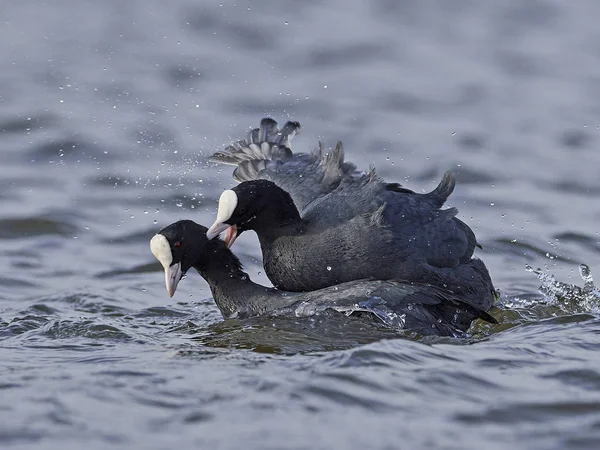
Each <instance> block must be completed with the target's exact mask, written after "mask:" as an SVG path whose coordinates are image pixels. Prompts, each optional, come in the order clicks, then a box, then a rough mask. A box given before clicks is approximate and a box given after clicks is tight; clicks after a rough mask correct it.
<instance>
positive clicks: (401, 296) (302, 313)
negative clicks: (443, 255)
mask: <svg viewBox="0 0 600 450" xmlns="http://www.w3.org/2000/svg"><path fill="white" fill-rule="evenodd" d="M326 309H333V310H336V311H338V312H341V313H344V314H346V315H357V314H358V315H360V314H365V313H368V314H370V315H372V316H373V317H374V318H376V319H377V320H379V321H381V322H382V323H384V324H385V325H387V326H389V327H391V328H394V329H403V330H409V331H414V332H419V333H422V334H436V335H443V336H456V335H458V334H460V333H461V332H464V331H466V330H467V329H468V328H469V327H470V325H471V322H472V321H473V320H475V319H483V320H486V321H488V322H491V323H497V322H496V320H495V319H494V318H493V317H492V316H490V315H489V314H488V313H486V312H485V311H483V310H481V309H479V308H477V307H475V306H473V305H471V304H469V303H467V302H465V301H463V300H462V299H461V298H460V297H459V296H456V295H454V294H452V293H450V292H447V291H445V290H443V289H440V288H437V287H435V286H431V285H426V284H417V283H402V282H396V281H366V280H362V281H353V282H348V283H343V284H340V285H338V286H334V287H330V288H325V289H320V290H318V291H313V292H307V293H305V294H304V298H303V300H302V301H299V302H297V303H295V304H293V305H291V306H290V307H289V308H286V311H285V313H286V314H290V313H291V314H293V315H295V316H296V317H306V316H312V315H314V314H317V313H319V312H321V311H324V310H326Z"/></svg>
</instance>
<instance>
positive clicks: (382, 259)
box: [208, 119, 495, 310]
mask: <svg viewBox="0 0 600 450" xmlns="http://www.w3.org/2000/svg"><path fill="white" fill-rule="evenodd" d="M298 128H299V124H297V123H296V122H288V123H287V124H286V125H285V126H284V127H283V129H282V131H281V132H279V131H278V128H277V124H276V122H275V121H273V120H272V119H263V121H262V122H261V126H260V128H258V129H255V130H253V131H251V132H250V134H249V136H248V139H247V140H246V141H240V142H238V143H236V144H234V145H233V146H230V147H228V148H227V149H226V150H225V151H223V152H219V153H217V154H215V156H214V157H213V159H216V160H217V161H220V162H224V163H228V164H236V165H237V166H238V167H237V168H236V169H235V171H234V177H235V178H236V179H237V180H238V181H242V182H241V183H240V184H239V185H238V186H236V187H234V188H233V189H231V190H227V191H225V192H224V193H223V194H222V195H221V199H220V201H219V210H218V213H217V219H216V221H215V223H214V224H213V225H212V226H211V227H210V229H209V232H208V236H209V237H213V236H215V235H217V234H219V233H220V232H222V231H223V230H225V229H227V228H228V227H230V226H233V228H230V229H229V230H228V231H229V233H228V235H227V237H226V241H227V243H228V245H231V244H232V243H233V240H235V236H236V233H237V234H239V233H240V232H243V231H244V230H254V231H255V232H256V233H257V235H258V237H259V240H260V244H261V249H262V253H263V263H264V267H265V271H266V274H267V276H268V277H269V279H270V280H271V281H272V282H273V284H274V285H275V286H276V287H278V288H280V289H284V290H288V291H311V290H315V289H321V288H324V287H327V286H332V285H335V284H339V283H343V282H347V281H352V280H357V279H378V280H392V279H393V280H399V281H403V282H415V283H421V284H432V285H435V286H438V287H441V288H443V289H445V290H447V291H450V292H453V293H455V294H456V295H459V296H461V298H463V299H464V300H465V301H468V302H469V303H471V304H473V305H475V306H476V307H478V308H480V309H483V310H487V309H489V308H490V307H491V305H492V304H493V302H494V298H495V296H494V287H493V284H492V281H491V278H490V276H489V273H488V271H487V268H486V267H485V265H484V263H483V262H482V261H481V260H479V259H476V258H473V252H474V249H475V247H476V246H477V241H476V238H475V235H474V233H473V231H472V230H471V229H470V228H469V226H468V225H466V224H465V223H464V222H462V221H461V220H459V219H458V218H457V217H456V214H457V213H458V211H457V209H456V208H448V209H442V206H443V205H444V203H445V201H446V200H447V198H448V197H449V196H450V194H451V193H452V191H453V190H454V186H455V178H454V177H453V175H452V174H451V173H449V172H447V173H446V174H445V175H444V177H443V179H442V181H441V182H440V184H439V185H438V186H437V188H435V189H434V190H433V191H432V192H429V193H426V194H420V193H415V192H413V191H410V190H408V189H406V188H403V187H402V186H400V185H399V184H398V183H386V182H385V181H383V180H381V179H380V178H379V177H377V175H376V174H375V172H374V170H371V171H370V172H369V173H367V174H359V173H357V171H356V168H355V166H354V165H353V164H350V163H347V162H344V152H343V148H342V146H341V144H338V146H337V147H336V149H335V150H333V151H332V152H331V153H329V154H327V155H325V154H323V151H322V150H321V149H319V150H317V151H315V152H313V153H311V154H301V153H300V154H294V153H292V151H291V149H290V148H289V141H290V139H291V137H292V136H293V135H294V133H295V132H296V131H297V130H298Z"/></svg>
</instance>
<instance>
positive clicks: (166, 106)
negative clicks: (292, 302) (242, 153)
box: [0, 0, 600, 450]
mask: <svg viewBox="0 0 600 450" xmlns="http://www.w3.org/2000/svg"><path fill="white" fill-rule="evenodd" d="M599 17H600V3H598V2H596V1H593V0H581V1H574V2H565V1H559V0H546V1H541V0H513V1H510V0H509V1H496V0H452V1H446V0H437V1H434V0H431V1H421V0H402V1H400V0H373V1H366V0H365V1H360V0H351V1H346V0H343V1H342V0H307V1H302V2H300V1H287V0H286V1H265V2H250V1H245V0H241V1H240V0H236V1H234V2H231V1H229V2H223V3H219V2H208V1H204V2H202V1H191V0H172V1H159V0H144V1H142V0H137V1H136V0H103V1H90V0H71V1H69V0H56V1H45V2H44V1H35V2H34V1H17V0H3V1H2V2H0V67H1V70H0V254H1V256H2V257H1V258H0V448H2V449H7V448H11V449H13V448H14V449H36V450H37V449H40V450H41V449H61V450H63V449H80V448H86V449H101V448H127V449H174V448H181V449H183V448H207V449H208V448H210V449H239V448H247V449H398V448H402V449H421V448H423V449H432V448H443V449H505V448H513V449H517V448H518V449H566V448H569V449H593V448H598V446H599V445H600V444H599V442H600V356H598V354H596V352H598V351H599V350H600V320H599V318H598V314H597V308H596V305H595V304H594V303H593V302H592V303H589V302H588V303H585V302H584V303H582V304H581V305H579V303H577V302H576V303H577V304H576V307H574V308H571V309H567V310H565V308H562V307H561V305H560V304H559V303H556V302H555V303H552V301H550V300H552V299H549V298H548V297H545V296H543V295H542V294H540V293H539V292H538V287H539V286H540V280H538V278H537V277H536V276H535V274H533V273H531V272H528V271H526V270H525V266H526V264H531V265H532V266H533V267H534V268H536V267H541V268H542V269H543V271H545V272H547V273H551V274H553V275H555V276H556V279H558V280H561V281H562V282H565V283H572V284H578V285H580V286H581V285H582V284H583V281H582V280H581V279H580V277H579V275H578V267H579V264H580V263H586V264H588V265H589V266H590V268H591V270H592V273H593V272H594V270H595V271H596V273H599V272H600V238H599V236H598V230H599V225H598V224H599V222H600V201H599V197H600V149H598V147H599V144H600V129H599V125H600V27H599V26H598V18H599ZM267 115H268V116H272V117H273V118H275V119H276V120H278V121H280V122H284V121H285V120H288V119H294V120H298V121H300V122H301V123H302V125H303V130H302V133H301V134H300V135H299V136H298V137H297V139H296V140H295V141H294V148H295V149H296V150H304V151H310V150H312V149H313V148H315V147H316V145H317V142H318V141H319V140H323V141H324V142H325V144H326V145H334V144H335V142H336V140H338V139H341V140H343V141H344V143H345V147H346V152H347V156H348V159H349V160H352V161H354V162H356V163H357V164H358V165H359V167H361V168H364V169H368V167H369V165H371V164H374V165H375V166H376V167H377V168H378V171H379V173H380V174H381V175H382V176H384V177H385V178H386V179H388V180H389V181H395V182H401V183H402V184H404V185H405V186H407V187H409V188H411V189H414V190H418V191H425V190H430V189H432V188H433V187H434V186H435V185H436V183H437V182H438V181H439V179H440V178H441V176H442V174H443V172H444V171H445V170H448V169H451V170H454V171H455V172H456V174H457V177H458V180H459V184H458V186H457V189H456V191H455V193H454V194H453V196H452V197H451V201H450V205H451V206H455V207H458V208H459V210H460V217H461V218H462V219H463V220H465V221H466V222H467V223H468V224H469V225H470V226H471V227H472V228H473V229H474V230H475V232H476V234H477V236H478V239H479V241H480V242H481V244H482V246H483V249H482V250H478V252H477V254H478V256H479V257H481V258H482V259H484V260H485V262H486V264H487V265H488V268H489V270H490V272H491V274H492V277H493V279H494V282H495V284H496V287H497V288H498V289H499V291H500V293H501V302H500V304H499V307H498V308H497V309H496V310H495V311H493V314H494V316H495V317H496V318H497V319H498V320H499V322H500V324H499V325H496V326H490V325H486V324H483V323H478V324H475V325H474V327H473V329H472V332H471V335H472V337H470V338H464V339H447V338H446V339H431V338H428V339H422V338H419V337H418V336H417V337H415V336H406V335H402V334H401V333H397V332H393V331H390V330H387V329H385V328H382V327H380V326H377V325H375V324H369V323H367V322H364V321H361V320H358V319H352V318H345V317H340V316H337V315H335V314H330V315H328V314H325V315H322V316H318V317H315V318H312V319H302V320H294V319H277V320H273V319H260V320H248V321H235V320H232V321H226V322H223V320H222V318H221V316H220V314H219V312H218V310H217V308H216V306H215V305H214V302H213V300H212V299H211V297H210V291H209V289H208V286H207V285H206V283H205V282H204V281H203V280H202V279H201V278H200V277H199V276H198V275H197V274H193V273H190V274H189V276H188V277H187V278H186V279H185V280H184V281H182V282H181V283H180V285H179V288H178V291H177V293H176V295H175V297H174V298H173V299H169V298H168V296H167V293H166V290H165V287H164V278H163V274H162V270H161V267H160V265H159V264H158V263H157V262H156V261H155V260H154V258H153V257H152V255H151V254H150V251H149V248H148V242H149V239H150V238H151V236H152V235H153V234H154V233H155V232H156V231H157V230H158V229H160V228H161V227H163V226H165V225H167V224H169V223H171V222H174V221H176V220H178V219H181V218H190V219H193V220H195V221H197V222H199V223H202V224H204V225H210V223H212V220H213V218H214V215H215V212H216V205H217V199H218V196H219V194H220V193H221V192H222V190H223V189H227V188H229V187H231V186H232V185H233V180H232V179H231V169H230V168H229V167H225V168H223V167H219V166H215V165H214V164H211V163H208V162H207V159H206V157H207V156H208V155H210V154H211V153H212V152H214V151H216V150H218V149H221V148H223V146H225V145H227V144H228V143H229V142H231V141H233V140H237V139H240V138H243V137H244V136H245V132H246V131H247V130H248V128H249V127H253V126H257V125H258V123H259V121H260V119H261V118H262V117H263V116H267ZM234 249H235V251H236V253H237V254H238V255H239V256H240V258H241V259H242V261H243V263H244V265H245V267H246V269H247V270H248V273H249V274H250V276H251V277H252V278H253V279H254V280H256V281H258V282H262V283H268V280H267V279H266V278H265V276H264V274H263V273H262V272H261V261H260V251H259V247H258V245H257V241H256V238H255V236H254V235H252V234H251V233H247V234H244V235H243V236H242V237H241V238H240V239H239V240H238V242H237V243H236V246H235V247H234ZM558 301H559V302H560V299H559V300H558Z"/></svg>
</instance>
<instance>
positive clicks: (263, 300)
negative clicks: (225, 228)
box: [194, 239, 294, 319]
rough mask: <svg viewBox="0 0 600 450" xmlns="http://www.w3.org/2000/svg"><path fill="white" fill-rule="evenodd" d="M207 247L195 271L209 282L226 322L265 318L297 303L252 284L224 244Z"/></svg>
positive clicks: (282, 294) (210, 244)
mask: <svg viewBox="0 0 600 450" xmlns="http://www.w3.org/2000/svg"><path fill="white" fill-rule="evenodd" d="M206 246H207V249H206V251H205V252H203V253H204V254H203V257H202V259H201V261H199V262H198V263H197V264H195V265H194V267H195V268H196V270H197V271H198V272H199V273H200V275H201V276H202V277H203V278H204V279H205V280H206V281H207V282H208V284H209V286H210V290H211V292H212V295H213V298H214V299H215V303H216V304H217V306H218V307H219V309H220V310H221V314H223V317H225V318H226V319H227V318H230V317H239V318H244V317H252V316H258V315H263V314H266V313H268V312H269V311H273V310H275V309H278V308H283V307H285V306H289V305H290V304H291V303H293V302H294V299H293V295H292V296H291V297H290V296H288V295H285V294H286V293H283V292H281V291H277V290H275V289H272V288H267V287H265V286H261V285H259V284H256V283H254V282H253V281H252V280H250V277H249V276H248V274H247V273H245V272H244V271H243V270H242V266H241V263H240V261H239V259H237V258H236V256H235V255H234V254H233V253H232V252H231V251H230V250H229V249H228V248H227V247H226V246H225V244H224V243H223V242H222V241H220V240H218V239H213V240H211V241H210V242H209V243H207V244H206Z"/></svg>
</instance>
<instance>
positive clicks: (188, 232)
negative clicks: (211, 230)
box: [150, 220, 222, 297]
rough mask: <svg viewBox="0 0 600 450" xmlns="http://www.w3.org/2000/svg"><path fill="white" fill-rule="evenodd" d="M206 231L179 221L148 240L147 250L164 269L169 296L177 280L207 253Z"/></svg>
mask: <svg viewBox="0 0 600 450" xmlns="http://www.w3.org/2000/svg"><path fill="white" fill-rule="evenodd" d="M206 232H207V228H206V227H203V226H202V225H198V224H197V223H195V222H193V221H191V220H180V221H179V222H175V223H173V224H171V225H169V226H167V227H165V228H163V229H162V230H160V231H159V232H158V233H157V234H156V235H155V236H154V237H153V238H152V240H151V241H150V251H151V252H152V254H153V255H154V256H155V257H156V259H158V261H159V262H160V263H161V264H162V266H163V268H164V269H165V281H166V284H167V291H168V293H169V296H171V297H172V296H173V294H174V293H175V290H176V289H177V284H178V283H179V280H181V277H183V275H185V274H186V272H187V271H188V270H189V269H190V268H191V267H194V266H196V265H197V264H198V262H199V261H200V260H201V259H202V258H203V256H204V255H206V253H208V252H209V251H210V248H209V247H210V246H209V245H208V244H209V242H210V240H209V239H208V238H207V237H206ZM216 241H217V240H216ZM219 242H220V241H219ZM221 244H222V243H221Z"/></svg>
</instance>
